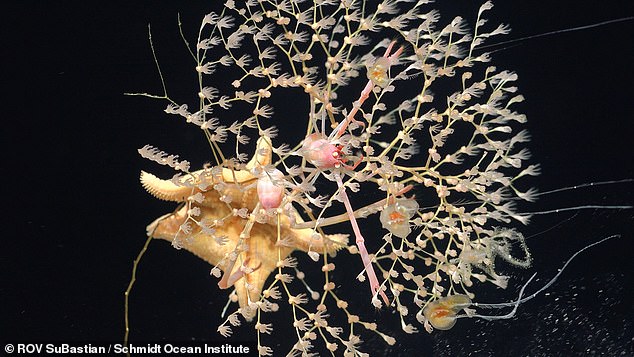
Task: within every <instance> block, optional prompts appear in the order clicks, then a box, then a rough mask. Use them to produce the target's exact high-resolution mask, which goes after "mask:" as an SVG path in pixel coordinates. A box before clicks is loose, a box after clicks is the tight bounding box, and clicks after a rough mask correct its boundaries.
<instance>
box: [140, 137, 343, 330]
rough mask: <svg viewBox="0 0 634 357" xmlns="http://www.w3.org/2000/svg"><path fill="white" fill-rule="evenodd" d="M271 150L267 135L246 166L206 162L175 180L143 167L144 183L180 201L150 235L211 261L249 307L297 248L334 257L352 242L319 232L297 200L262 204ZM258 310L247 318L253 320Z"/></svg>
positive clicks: (222, 285)
mask: <svg viewBox="0 0 634 357" xmlns="http://www.w3.org/2000/svg"><path fill="white" fill-rule="evenodd" d="M271 151H272V150H271V142H270V139H268V138H266V137H262V138H260V139H259V140H258V143H257V147H256V151H255V154H254V155H253V157H252V158H251V160H250V161H249V162H248V163H247V164H246V165H245V167H244V169H242V170H236V169H231V168H227V167H220V166H216V167H207V168H204V169H202V170H199V171H196V172H191V173H189V174H187V175H185V176H180V177H179V176H177V177H175V178H173V179H171V180H162V179H159V178H157V177H156V176H154V175H152V174H149V173H147V172H144V171H142V172H141V184H142V185H143V187H144V188H145V189H146V190H147V191H148V192H149V193H150V194H152V195H153V196H155V197H156V198H159V199H162V200H167V201H174V202H180V203H181V206H179V208H177V209H176V211H175V212H173V213H169V214H166V215H164V216H161V217H159V218H157V219H156V220H154V222H152V223H151V224H150V225H148V226H147V232H148V236H151V237H153V238H159V239H164V240H167V241H170V242H172V244H173V245H174V246H176V247H177V248H184V249H186V250H187V251H189V252H191V253H193V254H194V255H196V256H198V257H199V258H201V259H203V260H205V261H207V262H208V263H209V264H211V265H213V266H214V269H212V273H214V270H215V269H220V270H222V271H223V276H222V278H221V280H220V281H219V283H218V285H219V287H220V288H222V289H227V288H230V287H232V286H233V287H234V288H235V291H236V294H237V296H238V303H239V305H240V307H241V308H242V309H243V311H247V310H251V309H246V307H248V306H249V305H250V303H251V302H257V301H259V300H260V297H261V292H262V289H263V287H264V283H265V282H266V280H267V278H268V277H269V275H271V273H272V272H274V271H275V270H277V269H278V266H279V265H278V262H281V261H283V260H284V259H285V258H286V257H288V256H289V255H290V254H291V253H292V252H293V251H294V250H301V251H304V252H311V251H312V252H320V253H323V254H329V255H332V254H334V253H335V252H336V251H337V250H338V249H340V248H342V247H345V246H347V242H348V236H347V235H343V234H335V235H323V234H315V233H316V232H315V230H314V229H312V228H306V224H305V223H306V222H303V220H302V218H301V217H300V215H299V214H298V213H297V211H296V210H295V209H294V208H292V205H290V204H287V205H286V207H290V208H286V209H273V210H272V211H271V210H269V212H268V213H266V212H265V211H264V210H263V209H262V208H260V207H261V205H260V204H259V199H258V194H257V190H256V184H257V180H258V176H257V175H258V173H262V172H264V168H265V166H267V165H270V164H271V157H272V152H271ZM245 209H246V211H245ZM302 223H303V224H302ZM300 226H301V228H297V227H300ZM278 228H279V234H278ZM237 262H240V263H239V264H236V263H237ZM215 271H216V272H218V271H217V270H215ZM218 275H219V274H218ZM252 313H253V311H252V312H251V313H246V312H245V313H243V315H244V316H245V317H246V318H247V319H251V318H252V317H253V316H252Z"/></svg>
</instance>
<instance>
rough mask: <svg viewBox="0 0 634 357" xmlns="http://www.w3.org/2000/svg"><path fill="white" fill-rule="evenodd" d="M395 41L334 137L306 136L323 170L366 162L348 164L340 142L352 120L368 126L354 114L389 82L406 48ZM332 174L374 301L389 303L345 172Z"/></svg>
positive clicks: (310, 157)
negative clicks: (374, 265)
mask: <svg viewBox="0 0 634 357" xmlns="http://www.w3.org/2000/svg"><path fill="white" fill-rule="evenodd" d="M394 44H395V42H394V41H392V42H391V43H390V44H389V45H388V47H387V49H386V50H385V54H384V55H383V56H382V57H379V58H377V59H376V60H375V61H374V63H373V64H372V65H370V66H369V68H368V82H367V84H366V85H365V87H364V88H363V90H362V91H361V95H360V96H359V99H358V100H357V101H356V102H355V103H354V105H353V107H352V110H351V111H350V113H348V115H347V116H346V118H345V119H344V120H343V121H342V122H341V123H340V124H339V125H337V127H335V129H334V130H333V132H332V133H331V134H330V136H329V137H326V136H325V135H324V134H323V133H312V134H310V135H308V136H307V137H306V138H305V139H304V141H303V143H302V149H301V153H302V155H303V157H304V158H305V159H306V160H307V161H308V162H310V163H311V164H313V165H314V166H315V167H316V168H317V169H319V170H322V171H323V170H333V169H341V168H343V169H346V170H349V171H354V170H355V169H356V168H357V166H358V165H359V164H360V163H361V162H362V161H363V157H361V158H360V159H359V160H357V161H356V162H354V163H353V164H352V165H350V164H348V162H349V161H351V160H349V159H348V158H347V157H346V156H345V155H344V154H343V151H342V149H343V148H342V146H341V145H340V144H337V143H336V142H337V141H338V140H339V138H341V136H342V135H343V134H344V133H345V132H346V130H347V128H348V126H349V125H350V123H355V124H358V125H360V126H364V124H363V123H362V122H360V121H358V120H356V119H354V116H355V114H356V113H357V112H358V111H359V108H360V107H361V105H362V104H363V103H364V102H365V101H366V99H368V98H369V96H370V93H372V90H373V89H374V87H375V85H378V86H380V87H384V86H386V85H387V83H388V82H389V74H388V71H389V68H390V66H391V65H392V64H393V63H394V62H395V61H396V60H397V59H398V57H399V56H400V55H401V54H402V52H403V47H400V48H399V49H398V50H396V51H394V53H391V52H392V49H393V47H394ZM332 176H333V177H334V179H335V182H336V183H337V186H338V188H339V195H340V197H341V199H342V201H343V203H344V206H345V208H346V212H347V214H348V220H349V221H350V224H351V225H352V230H353V232H354V235H355V243H356V245H357V248H358V250H359V254H360V255H361V260H362V261H363V266H364V269H365V272H366V275H367V277H368V281H369V283H370V289H371V290H372V296H373V301H376V300H375V298H376V296H377V294H378V295H380V296H381V298H382V299H383V302H385V304H386V305H390V302H389V299H388V297H387V295H386V294H385V292H384V291H383V289H381V284H380V283H379V280H378V278H377V276H376V272H375V271H374V268H373V266H372V259H370V254H369V253H368V250H367V248H366V247H365V239H364V238H363V235H362V234H361V230H360V229H359V224H358V223H357V219H356V218H355V213H354V209H353V208H352V204H351V203H350V199H349V198H348V195H347V194H346V189H345V185H344V183H343V180H342V178H341V174H340V172H339V171H333V172H332ZM407 190H409V189H407ZM405 191H406V190H402V191H401V192H399V193H397V194H403V193H405Z"/></svg>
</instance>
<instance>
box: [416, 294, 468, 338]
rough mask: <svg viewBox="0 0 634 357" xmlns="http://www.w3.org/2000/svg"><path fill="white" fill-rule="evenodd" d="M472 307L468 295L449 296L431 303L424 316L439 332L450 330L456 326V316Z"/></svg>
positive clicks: (425, 309) (424, 311)
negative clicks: (466, 308)
mask: <svg viewBox="0 0 634 357" xmlns="http://www.w3.org/2000/svg"><path fill="white" fill-rule="evenodd" d="M469 305H471V299H469V297H468V296H467V295H464V294H459V295H449V296H445V297H443V298H440V299H438V300H436V301H433V302H430V303H429V304H428V305H427V306H426V307H425V308H424V309H423V315H424V316H425V317H426V318H427V320H428V321H429V323H431V325H432V326H434V328H435V329H437V330H449V329H451V328H452V327H453V326H454V325H455V324H456V319H457V317H456V314H457V313H458V312H460V310H462V309H464V308H465V307H468V306H469Z"/></svg>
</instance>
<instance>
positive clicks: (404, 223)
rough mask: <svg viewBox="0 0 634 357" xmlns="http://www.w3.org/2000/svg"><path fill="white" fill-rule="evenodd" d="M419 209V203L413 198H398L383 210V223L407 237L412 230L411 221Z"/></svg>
mask: <svg viewBox="0 0 634 357" xmlns="http://www.w3.org/2000/svg"><path fill="white" fill-rule="evenodd" d="M417 211H418V203H416V201H415V200H413V199H398V200H396V202H394V203H393V204H391V205H388V206H387V207H386V208H385V209H383V211H381V216H380V217H379V219H380V220H381V225H382V226H383V228H385V229H387V230H388V231H390V232H391V233H392V234H394V235H395V236H397V237H399V238H405V237H407V235H408V234H409V233H410V232H411V231H412V229H411V228H410V225H409V222H410V220H411V218H412V217H413V216H414V215H415V214H416V212H417Z"/></svg>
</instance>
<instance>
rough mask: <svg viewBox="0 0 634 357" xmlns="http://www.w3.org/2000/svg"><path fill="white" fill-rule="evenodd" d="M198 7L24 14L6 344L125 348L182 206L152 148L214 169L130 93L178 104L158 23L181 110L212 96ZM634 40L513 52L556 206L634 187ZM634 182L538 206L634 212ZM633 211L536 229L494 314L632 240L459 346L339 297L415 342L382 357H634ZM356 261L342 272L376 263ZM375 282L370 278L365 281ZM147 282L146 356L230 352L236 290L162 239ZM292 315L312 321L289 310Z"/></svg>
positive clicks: (547, 22)
mask: <svg viewBox="0 0 634 357" xmlns="http://www.w3.org/2000/svg"><path fill="white" fill-rule="evenodd" d="M499 2H500V4H496V7H495V8H494V10H493V12H492V16H494V18H493V19H492V20H491V21H494V20H495V21H503V22H505V23H510V24H511V26H512V28H513V29H514V30H513V33H512V35H510V36H508V37H509V38H516V37H522V36H526V35H532V34H538V33H543V32H547V31H551V30H557V29H564V28H569V27H573V26H579V25H585V24H589V23H594V22H599V21H603V20H608V19H615V18H619V17H623V16H632V15H634V8H633V6H632V3H631V1H611V2H609V3H603V4H599V3H597V2H592V1H532V2H530V3H528V2H526V3H516V2H514V4H501V1H499ZM190 3H191V4H189V5H187V6H186V5H182V4H177V3H173V4H168V3H167V2H159V3H156V2H150V1H138V2H133V3H132V2H123V1H114V2H111V1H109V2H99V3H96V2H80V1H67V2H63V3H53V2H44V1H21V2H13V3H12V4H11V5H6V7H5V9H4V13H5V15H6V16H5V17H6V19H5V20H4V21H3V31H2V32H0V33H1V35H0V36H2V37H3V46H4V47H5V51H3V52H4V55H3V56H2V58H3V64H4V65H3V66H2V72H3V75H2V81H3V92H4V95H3V99H4V100H3V104H2V109H0V110H1V111H2V112H3V115H2V119H3V129H2V130H1V133H2V144H3V146H6V149H4V150H3V153H4V155H3V156H4V159H3V163H4V169H3V173H4V175H3V176H4V178H5V182H4V184H3V186H2V187H3V193H4V197H5V198H6V199H5V202H4V207H5V208H4V211H3V212H4V213H3V214H2V223H3V224H2V227H3V228H4V230H5V232H6V233H5V235H4V237H3V242H4V245H3V249H2V253H1V254H0V271H1V272H2V284H0V299H1V300H0V301H1V304H2V309H0V311H1V318H0V320H1V321H2V326H1V327H0V342H3V341H17V340H21V341H29V342H30V341H33V342H37V341H45V340H47V341H52V340H54V341H73V340H74V341H91V340H92V341H120V340H121V339H122V338H123V291H124V290H125V288H126V286H127V284H128V281H129V275H130V269H131V265H132V260H133V259H134V257H135V256H136V254H137V252H138V251H139V249H140V248H141V247H142V244H143V242H144V239H145V225H146V224H147V223H149V222H150V221H152V220H153V219H154V218H156V217H158V216H159V215H162V214H164V213H166V212H169V211H170V210H172V209H173V206H172V205H171V204H169V203H162V202H158V201H156V200H154V199H152V198H151V197H150V196H149V195H147V194H146V193H145V192H144V191H143V190H142V188H141V187H140V185H138V184H137V182H138V174H139V171H140V170H141V169H146V170H148V169H149V170H153V171H154V170H155V171H154V172H157V173H159V172H161V173H166V172H167V171H160V168H156V166H152V164H151V163H148V162H146V161H145V160H143V159H141V158H139V157H138V155H137V153H136V149H137V148H140V147H142V146H143V145H145V144H148V143H150V144H154V145H156V146H159V147H161V148H164V149H165V150H166V151H168V152H174V153H179V154H181V156H182V157H184V158H187V159H189V160H190V161H192V165H193V166H199V165H201V164H202V163H204V162H206V161H207V160H209V159H210V158H209V157H208V155H209V151H208V148H207V144H206V142H205V141H204V138H203V137H202V135H200V132H199V131H198V130H197V129H196V128H193V127H189V126H187V125H184V124H183V123H182V122H179V121H178V120H176V119H174V118H173V117H167V116H166V115H165V114H164V113H163V112H162V109H163V108H164V103H159V102H156V101H151V100H146V99H142V98H137V97H126V96H123V93H124V92H130V91H132V92H134V91H148V92H152V93H158V92H160V83H159V81H158V77H157V75H156V70H155V67H154V64H153V62H152V57H151V53H150V51H149V46H148V41H147V24H148V23H151V24H152V29H153V36H154V39H155V45H156V46H157V51H158V54H159V57H160V58H161V65H162V68H163V71H164V73H165V76H166V81H167V82H168V85H169V87H170V90H171V95H172V96H173V97H174V98H176V99H178V100H182V101H193V100H194V95H195V93H194V92H193V91H192V88H195V85H196V84H195V82H194V77H193V76H189V77H188V75H190V74H191V73H192V72H190V70H193V63H192V62H191V60H190V59H189V58H188V57H187V53H186V50H185V48H184V46H183V45H182V42H181V40H180V39H179V35H178V28H177V26H176V13H177V12H180V13H181V15H182V18H183V24H184V26H183V27H184V29H185V35H186V37H188V38H194V36H195V32H196V31H197V28H198V24H199V19H200V17H201V16H202V15H203V14H204V13H205V12H207V4H206V3H205V2H203V1H196V2H190ZM456 3H457V6H458V7H460V8H461V9H463V10H460V11H471V12H470V14H473V13H475V12H474V11H475V10H473V8H474V7H473V6H470V5H469V4H465V3H464V2H461V1H458V2H456ZM442 6H443V11H444V13H445V19H446V20H449V19H451V17H452V16H453V15H454V14H453V12H452V13H448V11H450V10H445V8H444V7H445V6H448V7H449V5H447V4H446V3H443V4H442ZM468 8H471V9H470V10H464V9H468ZM632 43H634V22H632V21H629V22H624V23H619V24H613V25H609V26H605V27H600V28H595V29H590V30H585V31H580V32H574V33H568V34H558V35H553V36H549V37H546V38H541V39H536V40H530V41H525V42H520V43H516V44H512V45H509V46H510V48H505V49H504V50H501V51H499V52H498V53H496V54H495V57H494V63H495V64H496V65H497V66H499V67H504V68H510V69H513V70H515V71H517V72H518V74H519V76H520V80H519V85H520V91H521V93H522V94H523V95H524V96H525V97H526V101H525V102H524V103H522V106H521V108H522V110H523V111H524V112H525V113H526V114H527V116H528V118H529V123H528V124H527V126H528V129H529V130H530V132H531V134H532V136H533V140H532V142H531V143H530V144H529V145H530V149H531V151H532V152H533V158H534V159H533V160H534V161H535V162H540V163H541V165H542V172H543V174H542V175H541V176H539V177H537V178H535V179H534V185H535V186H536V187H538V188H539V189H540V190H541V191H547V190H550V189H554V188H559V187H565V186H570V185H575V184H579V183H584V182H592V181H603V180H612V179H622V178H632V177H634V165H633V163H634V155H633V154H632V149H631V147H632V137H633V135H634V124H632V123H633V120H634V114H632V113H633V112H634V105H633V104H632V103H633V102H632V99H633V98H634V90H633V89H632V83H634V71H633V70H632V62H633V61H634V53H633V52H632V51H633V50H634V47H633V46H632ZM172 88H173V89H172ZM7 149H8V150H7ZM166 177H169V176H166ZM633 186H634V185H632V183H629V184H619V185H609V186H600V187H594V188H586V189H579V190H573V191H571V192H567V193H564V194H553V195H548V196H546V197H544V198H543V199H542V200H540V201H539V202H537V203H535V204H533V205H531V206H527V207H526V209H527V210H530V211H541V210H549V209H554V208H560V207H570V206H577V205H584V204H597V205H626V204H630V205H631V204H632V203H633V202H634V199H633V192H634V187H633ZM633 215H634V212H633V211H632V210H629V211H597V210H585V211H582V212H579V213H578V214H577V215H575V213H574V212H568V213H565V214H564V213H562V214H555V215H548V216H539V217H535V218H534V219H533V221H532V222H531V224H530V225H528V226H527V227H518V228H519V229H521V230H522V231H523V232H524V233H525V234H526V235H527V236H528V235H532V234H538V235H537V236H535V237H534V238H530V239H529V241H528V243H529V246H530V248H531V251H532V253H533V256H534V264H533V267H532V268H530V269H528V270H525V271H524V270H513V269H511V268H508V270H507V271H506V272H507V273H509V274H511V275H512V276H513V278H514V279H513V280H512V282H511V284H510V285H509V288H508V289H507V290H508V291H502V290H499V289H497V288H495V287H493V286H486V287H484V288H483V289H482V290H481V295H480V294H479V295H478V296H481V299H482V300H481V301H486V302H504V301H511V300H513V299H515V298H516V296H517V291H518V290H519V288H520V287H521V285H522V283H523V282H524V281H526V280H527V279H528V277H530V275H531V274H532V273H533V272H537V273H538V279H539V281H535V282H533V283H531V284H530V285H529V287H528V288H527V291H528V292H532V291H535V290H536V289H538V288H539V287H540V286H541V285H540V284H543V283H545V281H547V280H548V279H549V278H550V277H552V276H553V275H554V274H556V272H557V269H558V268H559V267H560V266H561V265H562V264H563V262H564V261H565V260H566V259H567V258H568V257H569V256H571V255H572V254H573V253H574V252H576V251H577V250H578V249H580V248H582V247H584V246H585V245H587V244H589V243H592V242H594V241H597V240H599V239H601V238H603V237H606V236H609V235H612V234H621V235H622V237H621V238H618V239H613V240H611V241H608V242H606V243H604V244H602V245H600V246H597V247H595V248H593V249H591V250H589V251H587V252H584V253H583V254H582V255H580V256H579V257H578V258H577V259H576V260H575V261H574V262H573V263H572V264H571V265H570V266H569V267H568V268H567V269H566V271H565V272H564V273H563V274H562V276H561V277H560V278H559V280H558V281H557V283H556V284H554V285H553V286H552V287H551V288H550V289H548V291H546V292H545V293H544V294H541V295H540V296H538V297H536V298H535V299H533V300H531V301H529V302H526V303H525V304H523V305H522V306H520V308H519V310H518V312H517V315H516V316H515V317H514V318H512V319H510V320H503V321H495V322H485V321H482V320H472V319H461V320H459V321H458V323H457V324H456V326H455V327H454V328H453V329H452V330H450V331H445V332H442V331H441V332H435V333H434V334H432V335H428V334H427V333H425V332H423V333H420V334H416V335H404V334H403V333H402V332H400V327H399V322H398V318H397V317H396V316H395V315H394V314H393V313H391V312H390V311H387V310H382V311H375V310H374V309H373V308H372V307H371V306H370V305H369V299H368V306H365V305H364V301H365V299H364V296H365V294H364V293H365V289H366V286H365V285H364V284H361V283H358V282H356V281H352V280H346V279H345V276H346V275H345V273H341V274H342V275H341V276H336V277H337V278H340V281H342V282H346V283H345V284H344V283H342V284H341V286H340V287H338V291H340V292H341V294H342V295H345V296H350V299H349V301H352V300H354V299H355V297H356V299H357V300H354V301H358V303H356V304H355V305H359V306H358V308H359V310H360V311H363V312H365V315H363V316H365V317H366V319H369V320H373V321H376V322H377V323H378V324H379V326H380V327H381V328H382V331H385V332H388V333H390V334H391V335H393V336H395V337H397V339H398V342H397V344H396V345H395V346H392V347H388V346H387V345H386V344H385V343H384V342H383V341H382V340H381V339H380V338H378V337H377V336H376V335H366V336H364V339H365V340H366V345H365V346H367V349H366V351H367V352H369V353H371V355H379V356H380V355H386V356H387V355H390V356H392V355H402V356H411V355H438V356H464V355H472V356H509V355H513V356H515V355H520V356H554V355H570V356H593V355H599V356H631V355H634V350H633V341H632V339H633V337H634V326H633V324H634V308H633V306H634V286H633V282H634V276H633V272H634V269H633V268H634V265H633V264H634V263H633V262H634V253H633V252H632V251H633V250H632V249H633V248H634V243H633V242H634V241H633V240H634V229H633V227H634V219H633ZM553 227H554V228H553ZM545 230H548V231H547V232H545V233H541V234H539V233H540V232H543V231H545ZM338 259H339V261H336V263H338V264H340V266H344V264H356V263H358V264H360V263H359V262H354V261H351V260H350V259H347V260H346V257H341V256H340V257H339V258H338ZM300 261H301V262H302V263H306V264H308V265H310V262H309V260H307V259H303V258H301V257H300ZM348 262H349V263H348ZM356 269H358V266H357V267H355V266H354V265H352V266H351V267H350V275H351V276H354V275H356V273H355V271H356ZM306 271H307V274H310V273H311V268H307V270H306ZM314 273H315V270H314V269H313V270H312V274H314ZM138 279H139V280H138V282H137V285H136V287H135V290H134V294H133V297H132V299H131V319H132V320H131V321H132V334H131V339H132V340H133V341H134V340H137V341H146V340H150V341H151V340H159V341H187V340H219V339H221V337H220V336H219V335H218V334H217V333H216V331H215V329H216V326H217V324H218V322H219V316H218V315H219V312H220V311H221V309H222V307H223V306H224V304H225V302H226V296H227V295H226V294H227V293H226V292H225V291H219V290H218V289H217V288H216V281H215V279H214V278H212V277H210V276H209V266H208V265H207V264H205V263H204V262H202V261H199V260H198V259H196V258H194V257H193V256H191V255H190V254H188V253H186V252H184V251H175V250H173V249H172V248H171V247H170V246H169V244H167V243H165V242H162V241H161V242H153V243H152V244H151V245H150V250H149V252H148V254H147V255H146V257H145V258H144V261H143V263H142V265H141V267H140V269H139V271H138ZM276 319H279V320H281V322H284V321H285V323H287V324H290V323H291V322H292V318H291V317H290V315H288V314H286V315H285V314H284V313H280V315H279V316H278V317H276ZM413 322H415V321H413ZM277 325H278V326H282V324H277ZM275 332H276V333H279V334H280V335H281V336H282V338H280V337H277V338H278V339H276V338H275V337H274V338H270V339H269V343H268V344H269V345H271V346H272V347H276V344H279V345H282V346H285V345H287V341H288V339H287V338H285V337H284V336H285V332H284V331H278V330H276V331H275ZM253 336H254V334H253V333H252V330H251V328H250V327H243V328H242V329H241V330H236V332H235V336H234V338H233V340H247V339H252V338H253Z"/></svg>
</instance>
